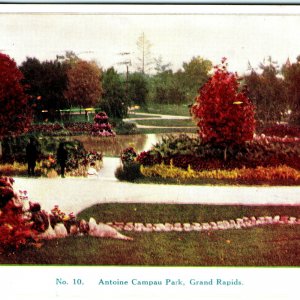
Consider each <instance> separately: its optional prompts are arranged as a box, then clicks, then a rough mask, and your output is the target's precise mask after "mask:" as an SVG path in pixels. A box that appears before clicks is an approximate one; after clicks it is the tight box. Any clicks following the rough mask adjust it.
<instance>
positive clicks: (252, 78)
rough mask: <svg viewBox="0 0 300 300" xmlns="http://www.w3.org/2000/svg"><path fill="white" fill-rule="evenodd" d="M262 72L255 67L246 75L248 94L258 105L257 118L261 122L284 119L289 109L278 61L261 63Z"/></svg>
mask: <svg viewBox="0 0 300 300" xmlns="http://www.w3.org/2000/svg"><path fill="white" fill-rule="evenodd" d="M260 69H261V72H260V73H261V74H258V73H257V72H255V71H254V70H253V69H252V70H251V72H250V74H248V75H246V76H245V77H244V80H245V84H246V85H247V89H248V96H249V98H250V99H251V100H252V102H253V104H254V105H255V107H256V119H257V121H259V122H262V123H267V122H275V121H278V122H279V121H282V120H283V118H284V115H285V112H286V111H287V101H286V91H285V87H284V81H283V79H282V77H281V76H280V75H281V74H280V70H279V68H278V67H277V65H276V62H274V61H272V59H271V58H269V59H268V63H265V64H260Z"/></svg>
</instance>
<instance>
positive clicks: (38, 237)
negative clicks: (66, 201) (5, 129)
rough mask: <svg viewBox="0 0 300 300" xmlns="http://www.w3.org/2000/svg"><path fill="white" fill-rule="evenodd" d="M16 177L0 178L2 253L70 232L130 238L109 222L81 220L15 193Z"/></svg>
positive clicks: (91, 219)
mask: <svg viewBox="0 0 300 300" xmlns="http://www.w3.org/2000/svg"><path fill="white" fill-rule="evenodd" d="M13 183H14V179H13V178H9V177H0V253H1V252H2V251H7V252H12V251H15V250H16V249H18V248H19V247H21V246H22V245H33V246H36V247H37V248H38V247H40V246H41V244H40V242H41V241H42V240H43V239H53V238H64V237H66V236H68V235H91V236H95V237H111V238H117V239H124V240H131V238H130V237H126V236H124V235H122V234H120V233H119V232H118V231H117V230H115V229H114V228H112V227H110V226H108V225H106V224H97V223H96V221H95V220H94V219H93V218H90V221H89V222H86V221H85V220H83V219H82V220H78V219H77V218H76V217H75V215H74V214H73V213H70V214H66V213H64V212H63V211H61V210H60V209H59V206H58V205H56V206H55V207H54V208H53V209H52V210H51V212H46V211H44V210H42V208H41V205H40V204H39V203H33V202H30V201H29V200H28V194H27V191H19V192H16V191H15V190H14V188H13Z"/></svg>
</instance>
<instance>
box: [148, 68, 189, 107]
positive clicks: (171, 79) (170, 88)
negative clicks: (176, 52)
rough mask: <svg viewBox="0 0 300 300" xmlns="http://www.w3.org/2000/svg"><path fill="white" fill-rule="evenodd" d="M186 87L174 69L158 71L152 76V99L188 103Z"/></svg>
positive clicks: (161, 101) (172, 102) (160, 101)
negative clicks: (175, 74) (178, 78)
mask: <svg viewBox="0 0 300 300" xmlns="http://www.w3.org/2000/svg"><path fill="white" fill-rule="evenodd" d="M186 100H187V98H186V94H185V90H184V87H182V86H181V85H180V83H179V82H178V81H177V77H176V76H174V73H173V72H172V70H165V71H162V72H160V73H157V74H156V75H154V76H153V77H152V78H151V101H153V102H156V103H164V104H182V103H186Z"/></svg>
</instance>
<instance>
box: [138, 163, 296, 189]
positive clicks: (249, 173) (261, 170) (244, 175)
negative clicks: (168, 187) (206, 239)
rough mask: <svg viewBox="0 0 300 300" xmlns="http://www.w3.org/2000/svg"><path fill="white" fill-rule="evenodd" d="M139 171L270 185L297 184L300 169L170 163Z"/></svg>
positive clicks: (186, 179)
mask: <svg viewBox="0 0 300 300" xmlns="http://www.w3.org/2000/svg"><path fill="white" fill-rule="evenodd" d="M141 173H142V174H143V175H144V176H145V177H161V178H171V179H177V180H179V181H188V180H191V179H201V180H207V181H208V182H210V180H218V181H222V182H228V183H239V184H270V185H299V184H300V171H297V170H295V169H293V168H290V167H287V166H279V167H268V168H265V167H257V168H255V169H251V168H242V169H234V170H220V169H215V170H207V171H195V170H193V169H192V168H190V167H188V169H187V170H183V169H181V168H176V167H174V166H173V165H172V163H171V165H168V166H167V165H164V164H160V165H154V166H150V167H144V166H141Z"/></svg>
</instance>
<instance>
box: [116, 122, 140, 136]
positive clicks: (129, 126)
mask: <svg viewBox="0 0 300 300" xmlns="http://www.w3.org/2000/svg"><path fill="white" fill-rule="evenodd" d="M115 130H116V133H117V134H135V133H137V126H136V123H135V122H124V121H119V122H117V125H116V128H115Z"/></svg>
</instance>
